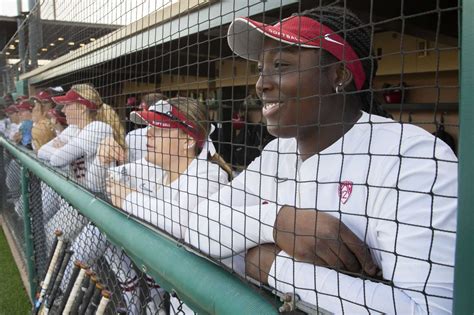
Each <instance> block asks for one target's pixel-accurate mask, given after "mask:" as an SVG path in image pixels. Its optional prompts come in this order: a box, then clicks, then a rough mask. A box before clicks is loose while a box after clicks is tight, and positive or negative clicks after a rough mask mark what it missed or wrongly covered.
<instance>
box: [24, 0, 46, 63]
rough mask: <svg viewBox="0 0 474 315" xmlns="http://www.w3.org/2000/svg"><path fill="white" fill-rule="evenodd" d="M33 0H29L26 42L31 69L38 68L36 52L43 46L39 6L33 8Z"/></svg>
mask: <svg viewBox="0 0 474 315" xmlns="http://www.w3.org/2000/svg"><path fill="white" fill-rule="evenodd" d="M35 2H36V1H35V0H30V8H31V11H30V16H29V22H28V38H29V40H28V42H29V44H30V45H29V48H30V49H29V51H30V62H31V64H30V66H31V69H35V68H37V67H38V55H37V54H38V51H39V50H40V48H41V45H43V31H42V28H41V10H40V8H41V5H39V4H38V5H37V6H35Z"/></svg>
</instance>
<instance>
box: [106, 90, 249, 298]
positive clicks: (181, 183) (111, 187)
mask: <svg viewBox="0 0 474 315" xmlns="http://www.w3.org/2000/svg"><path fill="white" fill-rule="evenodd" d="M206 117H207V115H206V107H205V106H204V105H202V104H200V103H199V102H197V101H196V100H194V99H190V98H183V97H179V98H172V99H169V100H158V101H157V102H155V104H153V105H152V106H150V107H149V108H148V109H144V110H142V111H135V112H132V113H131V114H130V119H131V121H132V122H134V123H137V124H140V125H144V124H146V125H148V126H149V128H148V135H147V139H148V141H147V153H146V157H145V159H146V161H148V162H149V163H151V164H154V165H156V166H158V167H159V168H161V169H162V170H163V177H162V178H158V179H156V181H157V182H161V183H162V185H161V186H160V187H159V189H158V190H157V191H154V192H150V191H146V190H141V189H140V187H138V188H137V189H130V188H128V187H127V186H125V185H124V184H123V182H118V181H116V180H115V179H111V180H109V181H108V192H109V196H110V197H111V200H112V203H113V204H114V205H116V206H117V207H120V208H122V209H124V210H125V211H126V212H128V213H130V214H132V215H134V216H136V217H138V218H140V219H143V220H145V221H146V222H148V223H151V224H152V225H154V226H157V227H158V228H161V229H163V230H165V231H167V232H168V233H170V234H172V235H174V236H175V237H177V238H180V239H181V238H184V235H185V234H186V227H187V217H188V216H187V209H188V207H194V206H195V205H196V204H197V202H198V200H199V199H201V198H206V197H207V196H209V195H211V194H213V193H214V192H216V191H217V190H218V189H219V187H220V186H221V185H224V184H226V183H227V182H228V180H229V177H230V176H231V174H232V170H231V169H230V167H228V166H227V165H226V164H225V162H224V161H223V160H222V158H220V156H219V155H218V154H217V153H216V150H215V148H214V146H213V144H212V141H211V140H210V139H209V135H210V133H212V127H210V124H209V123H208V119H207V118H206ZM138 190H140V191H138ZM157 250H159V249H157ZM242 264H243V262H242ZM157 293H158V292H157V291H153V292H152V296H153V298H154V299H155V298H158V299H159V294H157ZM174 301H175V299H172V303H174ZM156 305H159V303H158V304H156Z"/></svg>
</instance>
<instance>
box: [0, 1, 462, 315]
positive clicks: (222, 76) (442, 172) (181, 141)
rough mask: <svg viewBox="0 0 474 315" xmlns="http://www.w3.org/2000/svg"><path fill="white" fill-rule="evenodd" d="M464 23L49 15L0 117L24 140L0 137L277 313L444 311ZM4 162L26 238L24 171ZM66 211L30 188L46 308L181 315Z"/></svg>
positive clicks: (399, 10) (63, 10) (300, 12)
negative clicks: (24, 82) (249, 290)
mask: <svg viewBox="0 0 474 315" xmlns="http://www.w3.org/2000/svg"><path fill="white" fill-rule="evenodd" d="M460 12H461V7H460V4H459V3H457V2H452V1H444V0H438V1H416V2H415V1H412V2H409V1H404V0H397V1H391V2H380V1H356V0H355V1H323V0H320V1H303V0H301V1H296V0H295V1H293V0H278V1H247V0H245V1H243V0H242V1H240V0H222V1H207V0H201V1H197V0H196V1H192V0H186V1H185V0H176V1H138V2H136V3H135V2H133V3H132V2H127V1H125V2H123V1H122V2H120V1H113V0H102V1H77V2H76V1H59V0H56V1H49V0H45V1H41V2H40V3H39V4H38V5H37V6H36V8H35V9H34V10H33V11H32V12H31V14H30V15H29V16H28V19H27V20H26V22H25V23H24V26H23V28H22V30H23V32H24V31H25V30H26V27H27V26H28V29H29V35H31V34H32V32H33V34H34V32H35V31H41V32H42V35H41V36H38V37H37V38H35V39H32V38H31V36H30V40H29V41H28V43H27V45H26V46H24V47H23V48H25V47H27V48H26V49H27V50H28V51H30V54H29V55H28V56H24V53H25V52H23V55H22V53H21V52H20V51H19V52H18V55H19V56H20V59H21V60H20V62H23V63H24V65H25V66H24V71H23V72H24V75H23V76H22V78H24V79H28V80H29V82H28V84H29V89H30V95H29V96H30V97H32V98H31V99H30V100H29V101H22V100H18V102H17V103H16V107H15V106H14V108H10V107H9V108H7V109H6V113H7V114H8V115H9V116H10V122H13V123H14V124H16V125H17V127H18V128H20V129H15V130H14V131H11V130H10V131H9V128H10V129H12V128H11V125H9V126H7V125H5V126H6V127H5V129H6V131H5V135H6V137H8V138H9V139H10V140H11V141H14V142H16V143H17V144H18V145H19V146H23V147H25V148H29V149H31V150H32V151H31V154H34V156H35V157H36V158H37V159H38V160H39V161H41V163H43V166H44V167H47V168H51V169H54V170H55V171H57V172H60V173H62V175H63V176H64V177H66V178H67V179H68V180H70V181H71V182H74V183H77V184H79V185H81V186H82V187H84V188H85V189H87V190H88V191H90V192H92V193H93V194H94V195H95V198H98V199H102V200H103V201H106V202H108V203H110V204H112V205H114V206H115V207H116V208H117V210H116V211H120V212H119V213H125V214H126V215H127V219H130V220H134V221H133V222H135V223H136V224H142V225H146V226H147V227H150V228H151V229H152V230H153V231H156V232H157V233H159V235H166V237H170V238H171V239H173V240H174V241H175V242H176V244H179V246H183V247H184V248H186V249H187V250H189V251H191V252H193V253H195V254H196V255H201V256H204V257H205V258H206V259H207V260H209V261H211V262H212V263H214V264H217V265H219V266H220V267H222V268H223V269H225V270H226V271H228V272H230V273H232V274H234V275H235V277H238V278H239V279H241V280H243V281H244V282H245V283H247V284H249V285H250V286H252V287H254V288H255V287H257V288H258V289H259V290H258V293H259V294H260V295H262V296H265V300H269V301H271V303H273V304H277V303H276V301H277V300H279V299H280V298H281V300H282V301H283V305H282V306H281V308H280V311H295V308H296V311H297V312H300V311H301V312H306V313H316V312H326V311H329V312H331V313H338V314H339V313H348V314H355V313H357V314H358V313H366V312H380V313H389V314H392V313H398V314H406V313H423V312H428V313H438V312H439V313H442V312H450V311H451V305H452V299H453V273H454V248H455V236H456V211H457V157H456V153H457V140H458V129H459V124H458V120H459V110H458V98H459V97H458V93H459V79H458V77H459V57H458V55H459V51H460V45H459V40H458V36H459V35H458V34H459V27H458V25H459V14H460ZM39 16H41V20H39ZM20 35H21V36H25V34H23V35H22V34H21V32H19V33H18V34H17V36H18V38H19V39H20V43H21V38H20ZM12 40H13V42H12V41H11V42H10V43H9V45H13V46H14V47H13V48H12V49H10V48H9V46H7V47H6V48H5V49H4V50H3V52H7V51H8V50H11V53H13V52H14V51H15V53H16V49H19V48H20V45H17V46H18V47H17V46H15V44H14V39H12ZM32 47H33V48H32ZM34 47H36V48H34ZM31 52H33V53H34V54H32V53H31ZM21 56H23V57H21ZM33 56H34V57H33ZM35 58H37V59H38V58H39V60H35ZM41 60H44V61H46V62H45V63H47V64H45V65H44V66H43V67H40V68H39V69H37V70H36V71H30V72H29V71H28V70H31V69H32V68H33V67H36V63H37V62H40V61H41ZM29 66H31V68H28V67H29ZM4 85H5V86H6V85H7V83H4ZM60 87H61V88H60ZM20 94H21V93H20ZM12 101H13V100H12ZM27 112H30V114H31V116H28V115H29V114H28V113H27ZM15 115H18V116H20V118H21V119H18V120H17V118H18V117H17V118H15ZM33 120H34V121H35V123H34V125H33V124H32V123H31V124H30V125H28V124H27V123H25V121H33ZM15 121H16V122H15ZM28 130H30V131H28ZM29 133H30V137H28V134H29ZM4 168H5V173H6V177H5V178H6V181H7V185H6V186H7V188H8V194H7V199H8V202H9V206H7V207H5V209H4V210H3V211H4V213H5V215H4V217H6V218H7V220H6V221H7V222H8V224H9V226H10V228H11V229H12V230H14V231H15V233H17V234H18V235H17V236H16V237H17V238H18V239H19V240H20V241H19V242H20V243H21V242H22V240H23V239H24V238H25V237H24V236H22V234H21V233H22V232H21V231H22V220H24V219H25V218H23V214H22V213H23V212H22V206H21V200H22V198H20V191H19V187H20V185H19V184H18V183H19V182H20V177H19V174H20V172H19V168H20V164H19V163H18V162H17V161H16V160H15V159H12V158H11V157H8V156H7V157H6V158H5V159H4ZM63 197H64V196H61V195H60V194H59V193H58V192H57V191H56V190H55V189H53V188H52V187H51V186H49V185H48V184H46V183H45V182H43V181H41V180H40V179H39V178H37V177H36V175H35V174H33V173H31V174H30V178H29V203H30V207H29V208H30V215H31V223H32V233H33V245H34V251H35V265H36V270H37V273H38V276H39V277H38V278H39V279H44V278H45V275H46V274H47V273H48V270H49V266H50V265H51V264H50V262H51V261H53V260H54V259H53V258H54V257H56V258H55V259H56V266H57V268H56V269H57V270H56V272H54V270H52V272H53V273H52V274H53V275H54V274H56V280H54V281H52V283H53V284H52V286H53V288H50V289H48V288H45V290H46V293H45V295H44V297H45V303H44V304H43V305H46V307H51V311H53V310H56V311H57V310H58V309H61V307H62V306H63V307H66V306H67V307H73V308H75V309H76V310H78V311H79V312H82V311H85V310H84V308H86V310H87V308H88V307H89V306H90V307H91V308H94V307H97V308H100V307H99V306H98V303H100V301H101V300H103V299H101V295H104V296H105V298H104V299H105V300H109V302H108V304H107V311H106V312H108V313H110V314H116V313H120V312H125V313H130V314H156V313H163V314H167V313H171V314H173V313H175V314H176V313H178V314H180V313H186V314H188V313H192V312H193V311H192V310H191V308H190V307H189V306H188V305H186V304H185V303H183V302H182V301H181V300H180V299H179V295H180V289H181V290H183V292H184V291H185V290H184V289H183V288H182V287H181V288H177V289H176V290H175V291H172V292H166V291H165V290H164V289H162V288H160V283H155V282H154V280H153V278H152V277H151V276H150V275H149V274H147V272H146V270H143V267H142V266H141V265H140V264H139V265H138V266H136V265H135V264H134V262H133V261H132V259H131V258H129V256H127V254H126V253H127V251H128V252H129V253H130V256H133V255H132V253H131V251H132V248H120V247H118V246H115V245H114V244H113V243H112V242H111V241H110V240H108V239H107V236H106V235H105V234H104V233H103V230H104V227H105V225H106V224H104V226H100V225H97V226H96V225H95V224H94V223H92V222H91V221H90V220H89V219H88V218H87V217H85V216H83V215H82V214H81V213H85V212H84V209H75V208H74V207H73V206H72V205H71V204H69V203H68V202H67V201H66V200H65V199H63ZM15 220H16V221H15ZM15 222H17V223H15ZM15 224H17V225H15ZM58 231H60V233H58ZM123 232H124V233H127V231H126V230H124V231H123ZM58 239H59V240H58ZM58 244H63V245H64V244H65V245H64V246H63V245H61V246H63V247H59V249H58ZM150 250H152V251H155V250H156V254H157V255H160V249H159V248H150ZM54 253H57V255H56V256H55V255H54ZM58 257H59V258H58ZM61 257H62V260H61ZM65 258H67V259H68V261H66V260H65ZM62 261H66V262H64V264H63V262H62ZM62 264H63V265H64V268H62V269H63V272H62V273H61V272H60V271H61V267H62ZM176 264H177V265H178V264H180V262H176ZM53 269H54V268H53ZM59 274H61V277H60V278H58V277H57V275H59ZM167 276H169V277H171V278H172V277H173V276H174V275H169V274H168V275H167ZM197 277H198V275H197ZM77 279H79V280H77ZM165 279H167V278H166V277H165ZM198 279H199V278H198ZM167 280H169V279H167ZM200 281H202V282H205V281H206V279H201V280H200ZM74 282H76V283H78V285H77V287H78V288H79V289H77V287H76V289H75V287H74V286H73V284H74ZM55 283H56V290H55V289H54V284H55ZM190 283H191V280H190ZM171 286H172V287H174V286H173V285H171ZM81 288H82V289H81ZM199 288H200V287H199V286H196V289H195V290H196V291H197V290H199ZM52 292H54V294H52ZM196 295H197V294H196ZM183 296H184V295H183ZM268 296H270V297H268ZM71 297H72V300H71ZM187 298H189V296H187ZM48 299H49V300H48ZM183 299H184V297H183ZM189 301H190V302H191V303H194V304H195V305H199V302H200V301H195V300H193V299H192V298H190V299H189ZM68 302H69V304H68ZM48 303H49V304H50V305H48ZM221 303H225V302H222V301H221ZM62 304H64V305H62ZM217 304H219V302H217ZM224 309H225V307H224ZM91 310H92V309H91Z"/></svg>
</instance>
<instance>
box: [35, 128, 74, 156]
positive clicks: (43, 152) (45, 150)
mask: <svg viewBox="0 0 474 315" xmlns="http://www.w3.org/2000/svg"><path fill="white" fill-rule="evenodd" d="M80 131H81V130H80V129H79V128H78V127H77V126H74V125H69V126H68V127H66V129H64V130H63V131H62V132H61V133H60V134H59V135H57V136H56V138H54V139H52V140H50V141H49V142H48V143H46V144H44V145H43V146H42V147H41V148H40V149H39V150H38V158H40V159H42V160H46V161H49V160H50V159H51V157H52V156H53V155H54V154H55V153H56V151H57V150H58V149H59V148H55V147H54V142H55V141H57V140H58V139H59V140H60V141H61V142H62V143H64V144H67V143H68V142H69V140H70V139H72V138H74V137H76V136H77V135H78V134H79V132H80Z"/></svg>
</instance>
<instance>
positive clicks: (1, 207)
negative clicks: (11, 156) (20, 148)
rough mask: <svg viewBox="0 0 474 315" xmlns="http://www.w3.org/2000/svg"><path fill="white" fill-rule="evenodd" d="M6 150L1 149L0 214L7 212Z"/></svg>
mask: <svg viewBox="0 0 474 315" xmlns="http://www.w3.org/2000/svg"><path fill="white" fill-rule="evenodd" d="M5 161H6V159H5V149H4V148H3V147H0V214H1V213H2V212H3V211H5V204H6V200H7V191H6V189H5V188H6V185H5V178H6V175H5Z"/></svg>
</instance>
